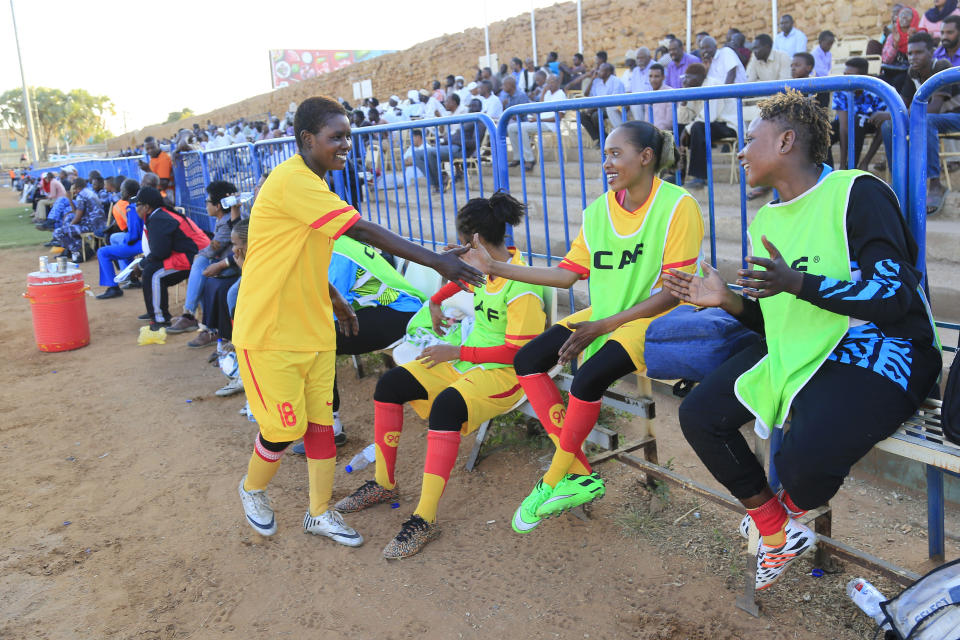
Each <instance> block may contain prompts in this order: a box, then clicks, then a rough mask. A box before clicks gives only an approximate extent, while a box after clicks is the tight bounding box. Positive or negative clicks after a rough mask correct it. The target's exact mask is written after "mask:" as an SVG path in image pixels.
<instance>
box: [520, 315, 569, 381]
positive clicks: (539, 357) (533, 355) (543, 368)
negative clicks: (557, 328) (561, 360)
mask: <svg viewBox="0 0 960 640" xmlns="http://www.w3.org/2000/svg"><path fill="white" fill-rule="evenodd" d="M553 329H554V327H551V328H550V329H548V330H547V332H550V331H552V330H553ZM553 342H554V341H552V340H549V336H547V334H546V333H544V334H541V335H539V336H537V337H536V338H534V339H533V340H531V341H530V342H528V343H527V344H525V345H523V346H522V347H520V350H519V351H517V355H515V356H514V358H513V368H514V370H515V371H516V372H517V375H518V376H529V375H533V374H535V373H546V372H547V371H549V370H550V367H552V366H553V365H555V364H556V363H557V359H558V356H557V349H553V348H551V344H553Z"/></svg>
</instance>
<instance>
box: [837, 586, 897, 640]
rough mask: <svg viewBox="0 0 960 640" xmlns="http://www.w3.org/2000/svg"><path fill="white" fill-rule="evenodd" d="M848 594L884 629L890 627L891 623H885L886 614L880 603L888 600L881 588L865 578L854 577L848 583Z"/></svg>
mask: <svg viewBox="0 0 960 640" xmlns="http://www.w3.org/2000/svg"><path fill="white" fill-rule="evenodd" d="M847 595H848V596H850V599H851V600H853V603H854V604H855V605H857V606H858V607H860V610H861V611H863V612H864V613H865V614H867V615H868V616H870V617H871V618H873V620H874V622H876V623H877V624H878V625H880V626H881V628H883V629H890V628H891V627H890V623H889V622H888V623H884V620H885V619H886V615H885V614H884V613H883V610H882V609H881V608H880V603H881V602H883V601H884V600H886V599H887V598H886V596H884V595H883V594H882V593H880V590H879V589H877V588H876V587H875V586H873V585H872V584H870V583H869V582H868V581H867V580H865V579H864V578H854V579H853V580H851V581H850V582H848V583H847Z"/></svg>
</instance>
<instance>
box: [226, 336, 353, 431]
mask: <svg viewBox="0 0 960 640" xmlns="http://www.w3.org/2000/svg"><path fill="white" fill-rule="evenodd" d="M237 360H238V361H239V363H240V378H241V379H242V380H243V388H244V390H245V391H246V394H247V400H248V401H249V403H250V410H251V411H252V412H253V417H254V418H256V420H257V424H259V425H260V434H261V435H262V436H263V438H264V440H267V441H268V442H290V441H292V440H296V439H298V438H300V437H302V436H303V434H304V433H306V431H307V423H308V422H314V423H316V424H324V425H330V424H333V379H334V375H335V374H336V365H337V353H336V351H253V350H247V349H239V350H238V352H237Z"/></svg>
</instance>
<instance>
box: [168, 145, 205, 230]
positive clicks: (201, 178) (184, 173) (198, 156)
mask: <svg viewBox="0 0 960 640" xmlns="http://www.w3.org/2000/svg"><path fill="white" fill-rule="evenodd" d="M173 177H174V180H175V181H176V185H177V188H176V191H175V193H176V198H177V206H179V207H183V210H184V211H185V212H186V213H187V215H188V216H190V218H192V219H193V221H194V222H196V223H197V224H198V225H199V226H200V228H202V229H206V230H207V231H213V226H214V223H213V221H212V220H211V218H210V216H208V215H207V207H206V201H207V191H206V187H207V184H209V183H210V176H209V175H208V174H207V165H206V163H205V162H204V161H203V153H202V152H201V151H187V152H184V153H180V154H178V155H177V161H176V162H174V163H173Z"/></svg>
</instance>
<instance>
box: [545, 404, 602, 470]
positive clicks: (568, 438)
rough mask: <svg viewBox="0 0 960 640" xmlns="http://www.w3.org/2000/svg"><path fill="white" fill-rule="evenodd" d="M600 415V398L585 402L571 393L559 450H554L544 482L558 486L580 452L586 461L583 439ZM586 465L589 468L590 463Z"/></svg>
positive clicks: (561, 431)
mask: <svg viewBox="0 0 960 640" xmlns="http://www.w3.org/2000/svg"><path fill="white" fill-rule="evenodd" d="M599 417H600V401H599V400H595V401H593V402H584V401H583V400H581V399H579V398H577V397H576V396H574V395H573V394H572V393H571V394H570V405H569V406H568V407H567V415H566V416H565V417H564V419H563V429H561V430H560V443H559V446H558V447H557V450H556V451H554V452H553V461H552V462H551V463H550V468H549V469H547V472H546V473H545V474H544V476H543V483H544V484H548V485H550V486H551V487H555V486H557V483H558V482H560V480H562V479H563V476H565V475H566V474H567V473H569V472H570V469H571V467H572V465H573V462H574V461H575V460H577V459H578V457H577V454H578V453H579V454H580V456H583V457H582V458H581V459H582V460H583V461H584V462H585V461H586V456H584V454H583V441H584V440H586V439H587V436H588V435H590V432H591V431H592V430H593V427H594V425H596V424H597V418H599ZM586 466H587V468H588V469H589V465H586ZM587 473H589V471H588V472H587Z"/></svg>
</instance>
